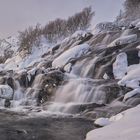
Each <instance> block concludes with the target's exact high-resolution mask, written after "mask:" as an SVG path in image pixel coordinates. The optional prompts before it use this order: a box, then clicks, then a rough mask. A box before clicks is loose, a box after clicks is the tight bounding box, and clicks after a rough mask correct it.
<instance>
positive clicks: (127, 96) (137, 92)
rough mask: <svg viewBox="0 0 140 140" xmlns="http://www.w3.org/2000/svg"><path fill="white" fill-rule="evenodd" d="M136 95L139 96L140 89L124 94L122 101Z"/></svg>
mask: <svg viewBox="0 0 140 140" xmlns="http://www.w3.org/2000/svg"><path fill="white" fill-rule="evenodd" d="M136 94H140V88H136V89H134V90H132V91H130V92H128V93H126V94H125V96H124V99H123V101H126V100H127V99H129V98H131V97H133V96H134V95H136Z"/></svg>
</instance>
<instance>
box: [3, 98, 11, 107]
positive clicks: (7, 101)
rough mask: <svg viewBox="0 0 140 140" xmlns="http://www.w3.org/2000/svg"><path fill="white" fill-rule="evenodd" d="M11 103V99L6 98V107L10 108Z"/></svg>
mask: <svg viewBox="0 0 140 140" xmlns="http://www.w3.org/2000/svg"><path fill="white" fill-rule="evenodd" d="M10 105H11V102H10V100H9V99H6V100H5V102H4V107H6V108H9V107H10Z"/></svg>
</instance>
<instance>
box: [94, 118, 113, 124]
mask: <svg viewBox="0 0 140 140" xmlns="http://www.w3.org/2000/svg"><path fill="white" fill-rule="evenodd" d="M110 123H111V122H110V121H109V118H99V119H97V120H96V121H95V122H94V124H95V125H98V126H106V125H109V124H110Z"/></svg>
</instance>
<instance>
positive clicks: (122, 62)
mask: <svg viewBox="0 0 140 140" xmlns="http://www.w3.org/2000/svg"><path fill="white" fill-rule="evenodd" d="M127 67H128V62H127V54H126V53H120V54H119V55H118V56H117V57H116V61H115V62H114V63H113V74H114V77H115V79H121V78H123V77H124V76H125V74H126V72H127Z"/></svg>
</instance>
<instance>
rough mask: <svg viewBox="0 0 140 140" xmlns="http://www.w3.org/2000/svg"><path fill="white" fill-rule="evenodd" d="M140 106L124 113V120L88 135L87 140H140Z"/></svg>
mask: <svg viewBox="0 0 140 140" xmlns="http://www.w3.org/2000/svg"><path fill="white" fill-rule="evenodd" d="M139 112H140V105H139V106H137V107H135V108H132V109H129V110H127V111H125V112H123V118H121V119H119V120H118V121H116V122H114V123H112V124H110V125H108V126H105V127H103V128H100V129H96V130H93V131H91V132H89V133H88V134H87V138H86V140H139V139H140V125H139V121H140V113H139Z"/></svg>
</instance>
